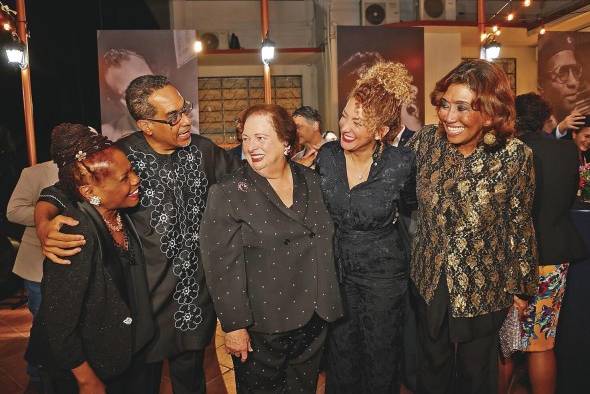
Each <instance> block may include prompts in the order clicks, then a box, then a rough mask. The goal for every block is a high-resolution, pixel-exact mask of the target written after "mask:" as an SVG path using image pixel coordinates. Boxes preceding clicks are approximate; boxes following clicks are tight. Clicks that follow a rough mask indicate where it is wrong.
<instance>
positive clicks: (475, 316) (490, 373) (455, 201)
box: [408, 60, 538, 394]
mask: <svg viewBox="0 0 590 394" xmlns="http://www.w3.org/2000/svg"><path fill="white" fill-rule="evenodd" d="M430 99H431V102H432V105H434V106H435V107H436V109H437V114H438V118H439V124H438V125H429V126H426V127H425V128H423V129H422V130H421V131H420V132H418V133H416V135H415V136H414V138H413V139H412V140H410V142H409V143H408V146H410V147H411V148H412V149H413V150H414V151H415V152H416V163H417V172H418V177H417V194H418V215H417V229H416V235H415V238H414V243H413V249H412V263H411V278H412V283H413V289H414V290H413V291H414V294H415V300H416V315H417V318H418V377H417V392H419V393H424V394H426V393H446V392H458V393H473V394H475V393H478V394H484V393H493V394H496V393H497V388H496V386H497V380H498V331H499V329H500V326H501V325H502V322H503V321H504V318H505V316H506V313H507V311H508V308H509V307H510V306H511V305H513V304H514V305H515V307H516V308H518V309H519V310H520V311H521V312H523V311H524V308H525V307H526V301H524V300H523V298H527V297H529V296H531V295H533V294H535V293H536V290H537V280H538V276H537V270H536V268H537V266H536V264H537V254H536V245H535V237H534V229H533V222H532V218H531V213H532V212H531V211H532V204H533V193H534V169H533V155H532V152H531V150H530V149H529V148H528V147H526V145H524V144H523V143H522V142H520V141H519V140H517V139H515V138H513V135H514V116H515V114H514V95H513V93H512V90H511V89H510V83H509V82H508V79H507V77H506V74H505V73H504V72H503V71H502V70H501V69H500V68H499V67H498V66H497V65H494V64H492V63H489V62H487V61H483V60H471V61H465V62H462V63H461V64H460V65H458V66H457V67H455V68H454V69H453V70H451V71H450V72H449V73H448V74H447V75H445V76H444V77H443V78H442V79H441V80H439V81H438V82H437V83H436V86H435V88H434V90H433V92H432V93H431V95H430Z"/></svg>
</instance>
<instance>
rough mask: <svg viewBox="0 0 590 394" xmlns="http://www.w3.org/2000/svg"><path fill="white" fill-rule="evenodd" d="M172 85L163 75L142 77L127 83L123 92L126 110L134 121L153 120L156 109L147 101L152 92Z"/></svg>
mask: <svg viewBox="0 0 590 394" xmlns="http://www.w3.org/2000/svg"><path fill="white" fill-rule="evenodd" d="M168 85H172V84H171V83H170V81H169V80H168V78H167V77H165V76H163V75H142V76H141V77H137V78H135V79H134V80H133V81H131V82H130V83H129V86H128V87H127V90H125V102H126V103H127V109H128V110H129V113H130V114H131V116H132V117H133V119H135V120H141V119H148V118H153V117H154V115H155V114H156V109H155V108H154V106H153V105H151V104H150V103H149V101H148V99H149V98H150V96H151V95H152V93H154V91H156V90H159V89H162V88H164V87H165V86H168Z"/></svg>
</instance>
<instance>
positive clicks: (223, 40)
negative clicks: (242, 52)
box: [199, 31, 229, 51]
mask: <svg viewBox="0 0 590 394" xmlns="http://www.w3.org/2000/svg"><path fill="white" fill-rule="evenodd" d="M199 38H200V39H201V42H202V43H203V49H205V51H207V50H214V49H228V42H229V39H228V34H227V32H225V31H208V32H204V33H202V34H201V35H200V37H199Z"/></svg>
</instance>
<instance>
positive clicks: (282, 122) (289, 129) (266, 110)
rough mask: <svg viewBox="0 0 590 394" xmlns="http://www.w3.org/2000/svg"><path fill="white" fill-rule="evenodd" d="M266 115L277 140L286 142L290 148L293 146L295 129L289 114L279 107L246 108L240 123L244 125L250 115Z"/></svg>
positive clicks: (260, 105)
mask: <svg viewBox="0 0 590 394" xmlns="http://www.w3.org/2000/svg"><path fill="white" fill-rule="evenodd" d="M260 114H262V115H268V116H270V119H271V120H272V124H273V126H274V129H275V132H276V133H277V135H278V136H279V140H281V141H282V142H286V143H287V144H288V145H289V146H291V148H293V147H294V146H295V140H296V139H297V127H296V126H295V122H293V118H292V117H291V115H289V112H287V110H286V109H285V108H283V107H281V106H280V105H276V104H256V105H253V106H251V107H250V108H248V109H247V110H246V111H244V113H243V114H242V118H241V123H242V125H245V124H246V119H248V118H249V117H250V116H252V115H260Z"/></svg>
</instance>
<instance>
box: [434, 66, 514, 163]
mask: <svg viewBox="0 0 590 394" xmlns="http://www.w3.org/2000/svg"><path fill="white" fill-rule="evenodd" d="M454 84H459V85H466V86H467V87H469V89H471V90H472V91H473V93H474V94H475V100H473V103H471V107H472V108H473V109H474V110H476V111H480V112H481V113H482V114H483V115H484V116H486V117H488V118H489V119H490V120H491V126H489V127H484V132H491V133H493V134H494V135H495V136H496V143H494V144H492V145H486V144H484V149H485V150H486V151H488V152H489V151H495V150H497V149H499V148H501V147H503V146H504V145H505V144H506V140H507V139H508V138H511V137H513V136H514V119H515V110H514V93H513V92H512V88H511V87H510V82H509V81H508V77H507V76H506V73H504V71H503V70H502V69H501V68H500V67H499V66H497V65H496V64H494V63H490V62H488V61H485V60H479V59H474V60H466V61H463V62H461V63H460V64H459V65H458V66H457V67H455V68H454V69H452V70H451V71H450V72H449V73H448V74H447V75H445V76H444V77H443V78H442V79H441V80H440V81H438V82H437V83H436V86H435V88H434V90H433V91H432V93H430V102H431V103H432V105H434V106H435V107H436V108H437V109H438V108H440V102H441V99H442V97H443V96H444V94H445V93H446V91H447V89H448V88H449V86H451V85H454Z"/></svg>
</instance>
